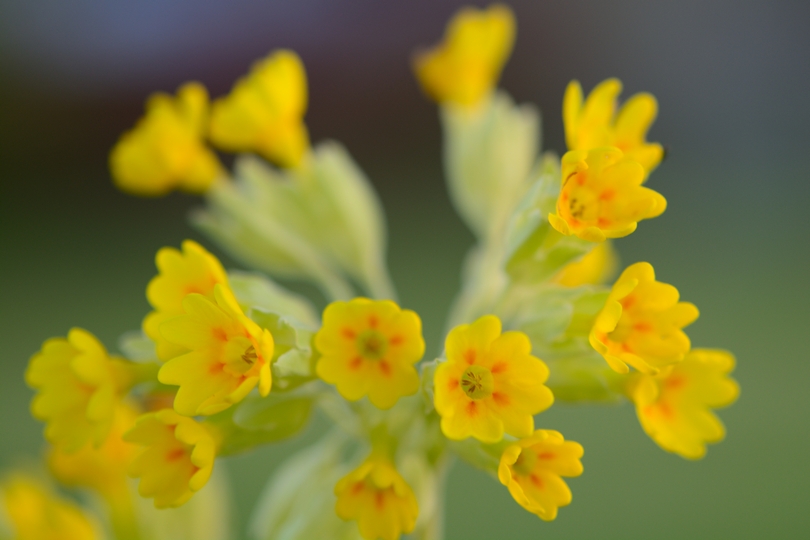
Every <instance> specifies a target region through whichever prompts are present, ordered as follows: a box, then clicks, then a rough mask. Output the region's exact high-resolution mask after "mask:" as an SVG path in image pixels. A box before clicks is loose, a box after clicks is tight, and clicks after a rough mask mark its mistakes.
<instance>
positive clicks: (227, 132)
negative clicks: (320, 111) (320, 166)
mask: <svg viewBox="0 0 810 540" xmlns="http://www.w3.org/2000/svg"><path fill="white" fill-rule="evenodd" d="M306 108H307V78H306V73H305V72H304V65H303V64H302V63H301V59H300V58H298V55H297V54H295V53H294V52H292V51H287V50H280V51H276V52H274V53H272V54H271V55H269V56H268V57H267V58H264V59H263V60H260V61H259V62H257V63H256V64H255V65H254V66H253V68H252V69H251V71H250V74H249V75H248V76H247V77H244V78H242V79H240V80H239V81H237V83H236V85H235V86H234V87H233V90H231V93H230V94H229V95H228V96H226V97H224V98H220V99H218V100H216V101H215V102H214V105H213V109H212V113H211V141H212V142H213V143H214V144H216V145H217V146H219V147H220V148H222V149H223V150H228V151H233V152H251V151H253V152H258V153H259V154H261V155H262V156H264V157H265V158H266V159H268V160H270V161H272V162H273V163H276V164H278V165H280V166H282V167H293V166H295V165H297V164H298V163H299V162H300V161H301V159H302V158H303V157H304V155H305V154H306V152H307V150H308V149H309V135H308V134H307V128H306V126H305V125H304V122H303V118H304V112H305V111H306Z"/></svg>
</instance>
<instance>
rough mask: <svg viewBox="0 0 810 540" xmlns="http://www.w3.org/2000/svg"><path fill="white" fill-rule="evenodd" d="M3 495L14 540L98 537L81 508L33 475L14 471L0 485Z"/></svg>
mask: <svg viewBox="0 0 810 540" xmlns="http://www.w3.org/2000/svg"><path fill="white" fill-rule="evenodd" d="M0 494H1V495H2V497H3V501H2V502H3V507H4V509H5V512H4V513H5V515H6V516H7V517H8V519H9V521H10V523H9V524H10V526H11V528H12V534H14V536H13V538H14V540H95V539H96V538H99V535H98V534H97V532H96V527H95V526H94V524H93V522H92V521H91V519H90V518H89V517H88V515H87V514H86V513H85V512H84V511H83V510H82V509H81V508H80V507H78V506H76V504H74V503H73V502H71V501H68V500H66V499H62V498H60V497H58V496H57V495H55V494H54V493H51V492H50V490H48V489H46V488H45V487H44V486H42V485H41V484H40V483H39V482H38V481H36V480H34V479H33V478H29V477H28V476H25V475H23V474H20V473H15V474H12V475H11V476H9V477H8V478H6V479H4V480H3V482H2V484H0Z"/></svg>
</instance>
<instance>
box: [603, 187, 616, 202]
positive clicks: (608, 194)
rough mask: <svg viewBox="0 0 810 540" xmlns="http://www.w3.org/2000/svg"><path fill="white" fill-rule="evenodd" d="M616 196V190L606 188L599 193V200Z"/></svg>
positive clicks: (607, 199) (606, 199)
mask: <svg viewBox="0 0 810 540" xmlns="http://www.w3.org/2000/svg"><path fill="white" fill-rule="evenodd" d="M615 196H616V191H615V190H612V189H606V190H605V191H603V192H602V193H600V194H599V200H601V201H609V200H611V199H613V197H615Z"/></svg>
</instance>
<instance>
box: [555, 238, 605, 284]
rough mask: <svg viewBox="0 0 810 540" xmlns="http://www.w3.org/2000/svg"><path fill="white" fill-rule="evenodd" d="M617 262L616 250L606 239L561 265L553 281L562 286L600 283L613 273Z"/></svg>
mask: <svg viewBox="0 0 810 540" xmlns="http://www.w3.org/2000/svg"><path fill="white" fill-rule="evenodd" d="M617 263H618V256H617V255H616V250H615V249H614V248H613V244H612V243H611V242H610V241H608V240H606V241H604V242H600V243H598V244H596V245H594V247H593V248H592V249H591V250H590V251H589V252H588V253H586V254H585V255H584V256H583V257H582V258H581V259H579V260H576V261H572V262H570V263H568V264H566V265H565V266H563V268H562V270H560V271H559V272H558V273H557V275H556V276H554V278H553V281H555V282H556V283H559V284H560V285H562V286H564V287H579V286H581V285H600V284H602V283H604V282H605V281H607V280H608V279H609V278H610V277H612V276H613V275H615V274H614V272H615V270H616V265H617Z"/></svg>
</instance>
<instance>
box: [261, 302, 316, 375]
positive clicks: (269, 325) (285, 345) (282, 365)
mask: <svg viewBox="0 0 810 540" xmlns="http://www.w3.org/2000/svg"><path fill="white" fill-rule="evenodd" d="M250 318H251V319H253V321H255V322H256V324H258V325H259V326H261V327H262V328H266V329H267V330H269V331H270V333H271V334H272V335H273V342H274V348H273V360H272V363H271V364H270V369H272V371H273V389H274V390H276V391H288V390H291V389H293V388H296V387H298V386H300V385H301V384H303V383H306V382H309V381H311V380H313V379H314V378H315V362H316V361H317V354H316V349H315V347H314V344H313V340H314V339H315V331H314V329H313V328H312V327H311V326H308V325H306V324H304V323H301V322H300V321H298V320H297V319H294V318H292V317H287V316H284V315H279V314H278V313H273V312H270V311H264V310H262V309H259V308H254V309H252V310H251V311H250Z"/></svg>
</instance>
